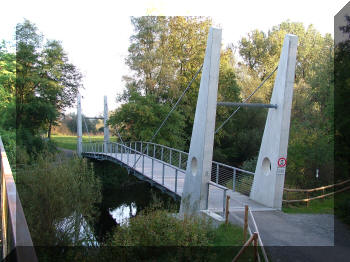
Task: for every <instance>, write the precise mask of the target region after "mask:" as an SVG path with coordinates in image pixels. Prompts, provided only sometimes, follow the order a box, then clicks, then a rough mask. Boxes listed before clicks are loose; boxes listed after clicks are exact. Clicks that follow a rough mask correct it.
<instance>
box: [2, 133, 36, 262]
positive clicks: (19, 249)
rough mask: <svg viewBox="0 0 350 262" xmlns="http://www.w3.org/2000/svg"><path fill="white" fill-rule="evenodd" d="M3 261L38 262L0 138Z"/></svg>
mask: <svg viewBox="0 0 350 262" xmlns="http://www.w3.org/2000/svg"><path fill="white" fill-rule="evenodd" d="M0 151H1V161H0V163H1V245H2V259H5V258H7V257H8V258H9V259H10V260H11V261H28V262H31V261H33V262H36V261H38V259H37V257H36V254H35V250H34V247H33V242H32V238H31V236H30V232H29V229H28V225H27V221H26V218H25V216H24V212H23V208H22V204H21V201H20V199H19V196H18V193H17V190H16V184H15V181H14V179H13V175H12V171H11V167H10V164H9V161H8V159H7V155H6V152H5V148H4V145H3V143H2V140H1V137H0Z"/></svg>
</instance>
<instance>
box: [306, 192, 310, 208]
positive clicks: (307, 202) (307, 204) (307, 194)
mask: <svg viewBox="0 0 350 262" xmlns="http://www.w3.org/2000/svg"><path fill="white" fill-rule="evenodd" d="M306 198H307V201H306V207H309V191H306Z"/></svg>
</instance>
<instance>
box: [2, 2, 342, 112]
mask: <svg viewBox="0 0 350 262" xmlns="http://www.w3.org/2000/svg"><path fill="white" fill-rule="evenodd" d="M347 3H348V0H294V1H282V0H265V1H252V0H251V1H249V0H245V1H242V0H231V1H223V0H216V1H203V0H199V1H198V0H195V1H194V0H191V1H189V0H145V1H141V0H140V1H134V0H130V1H123V0H121V1H117V0H114V1H112V0H99V1H88V0H85V1H84V0H74V1H73V0H60V1H58V0H51V1H48V0H16V1H4V2H2V4H1V5H0V6H1V16H0V40H2V39H5V40H7V41H13V39H14V31H15V26H16V24H17V23H20V22H23V20H24V18H26V19H28V20H30V21H31V22H32V23H34V24H36V25H37V27H38V29H39V31H40V32H42V33H43V35H44V36H45V37H46V38H47V39H55V40H60V41H61V42H62V45H63V48H64V50H65V51H66V52H67V54H68V57H69V60H70V62H71V63H73V64H74V65H76V66H77V67H78V68H79V69H80V71H81V72H82V73H83V76H84V77H83V85H84V87H85V89H84V90H82V91H81V94H82V96H83V99H82V111H83V114H85V115H86V116H98V115H102V113H103V96H105V95H106V96H107V97H108V105H109V110H113V109H115V108H116V107H117V106H119V105H118V104H117V103H116V97H117V94H121V93H122V91H123V88H124V83H123V81H122V76H123V75H127V74H129V73H130V72H129V70H128V67H127V66H126V65H125V58H126V57H127V55H128V46H129V44H130V42H129V38H130V36H131V35H132V34H133V27H132V25H131V23H130V16H143V15H179V16H197V15H198V16H199V15H200V16H210V17H212V19H213V22H214V25H215V26H216V27H220V28H222V38H223V39H222V42H223V45H227V44H229V43H233V44H237V43H238V41H239V40H240V39H241V38H242V37H243V36H246V35H247V34H248V33H249V32H250V31H252V30H254V29H259V30H263V31H265V32H267V31H268V30H269V29H271V28H272V27H273V26H275V25H278V24H280V23H281V22H282V21H285V20H287V19H289V20H290V21H292V22H302V23H303V24H304V26H308V25H310V24H313V25H314V27H315V28H316V29H317V30H318V31H319V32H320V33H321V34H323V35H324V34H325V33H331V34H332V35H333V31H334V16H335V15H336V14H337V13H338V12H339V10H341V9H342V7H343V6H344V5H346V4H347ZM73 111H76V110H75V108H72V109H70V110H68V112H73Z"/></svg>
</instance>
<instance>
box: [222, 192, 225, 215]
mask: <svg viewBox="0 0 350 262" xmlns="http://www.w3.org/2000/svg"><path fill="white" fill-rule="evenodd" d="M222 202H223V203H222V204H223V205H222V216H225V213H226V190H225V189H224V197H223V199H222Z"/></svg>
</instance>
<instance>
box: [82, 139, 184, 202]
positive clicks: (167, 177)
mask: <svg viewBox="0 0 350 262" xmlns="http://www.w3.org/2000/svg"><path fill="white" fill-rule="evenodd" d="M173 152H175V153H173ZM83 153H92V154H94V153H105V154H107V155H109V154H117V155H116V156H115V157H116V158H117V159H118V160H120V161H121V162H122V163H124V164H126V165H127V166H129V167H130V168H133V169H134V170H136V171H138V172H140V173H141V174H143V175H144V176H146V177H148V178H151V179H152V180H153V181H154V182H157V183H158V184H160V185H162V186H164V187H166V188H168V189H169V190H170V191H172V192H175V194H176V195H178V196H181V194H182V191H180V190H179V189H180V187H179V183H184V180H185V175H186V171H185V169H183V168H180V167H182V166H185V164H186V162H185V161H187V159H185V160H184V156H182V153H183V152H181V151H179V150H176V149H171V148H166V147H160V146H159V145H157V144H154V143H147V144H146V143H142V142H138V141H137V142H128V143H124V144H121V143H117V142H109V143H106V144H104V143H103V142H91V143H84V144H83ZM167 153H168V156H166V154H167ZM98 157H99V156H97V158H98ZM181 157H182V159H183V160H181ZM181 189H182V188H181Z"/></svg>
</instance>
